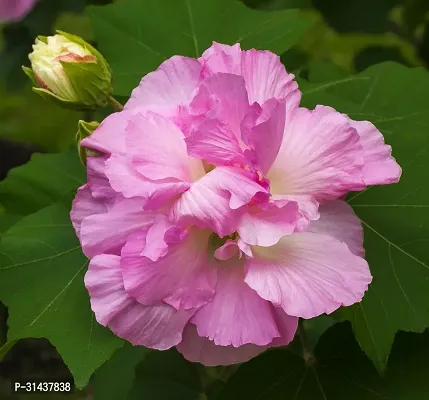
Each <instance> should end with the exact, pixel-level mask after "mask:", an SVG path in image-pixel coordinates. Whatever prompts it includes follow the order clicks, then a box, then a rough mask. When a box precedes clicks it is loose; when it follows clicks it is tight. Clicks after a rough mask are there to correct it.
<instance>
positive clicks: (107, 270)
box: [85, 254, 193, 350]
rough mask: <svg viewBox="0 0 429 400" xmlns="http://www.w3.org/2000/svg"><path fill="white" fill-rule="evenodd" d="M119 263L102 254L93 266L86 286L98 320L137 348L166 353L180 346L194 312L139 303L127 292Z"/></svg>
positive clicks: (86, 277) (93, 260) (90, 265)
mask: <svg viewBox="0 0 429 400" xmlns="http://www.w3.org/2000/svg"><path fill="white" fill-rule="evenodd" d="M119 261H120V257H118V256H114V255H107V254H100V255H97V256H96V257H94V258H93V259H92V260H91V262H90V264H89V268H88V272H87V273H86V275H85V286H86V288H87V289H88V292H89V295H90V299H91V308H92V310H93V311H94V313H95V317H96V319H97V321H98V322H99V323H100V324H101V325H103V326H108V327H109V328H110V329H111V330H112V331H113V333H114V334H115V335H117V336H119V337H121V338H123V339H126V340H128V341H129V342H131V343H132V344H134V345H139V346H146V347H150V348H153V349H158V350H166V349H169V348H170V347H173V346H175V345H177V344H178V343H180V342H181V340H182V331H183V329H184V327H185V325H186V323H187V322H188V320H189V318H190V317H191V316H192V314H193V311H185V310H180V311H176V310H175V309H174V308H173V307H170V306H168V305H166V304H156V305H153V306H144V305H142V304H139V303H138V302H137V301H135V300H134V299H133V298H132V297H130V296H129V295H128V294H127V292H126V291H125V289H124V285H123V282H122V274H121V269H120V266H119Z"/></svg>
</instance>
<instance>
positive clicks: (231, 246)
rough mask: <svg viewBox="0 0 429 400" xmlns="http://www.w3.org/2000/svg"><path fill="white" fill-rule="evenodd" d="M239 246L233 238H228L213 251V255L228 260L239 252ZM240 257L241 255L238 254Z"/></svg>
mask: <svg viewBox="0 0 429 400" xmlns="http://www.w3.org/2000/svg"><path fill="white" fill-rule="evenodd" d="M239 252H240V248H239V247H238V244H237V242H236V241H235V240H231V239H228V240H227V241H226V242H225V243H224V244H223V245H222V246H221V247H219V248H217V249H216V250H215V252H214V257H215V258H217V259H218V260H222V261H224V260H229V259H230V258H232V257H234V256H235V255H236V254H239ZM240 258H241V255H240Z"/></svg>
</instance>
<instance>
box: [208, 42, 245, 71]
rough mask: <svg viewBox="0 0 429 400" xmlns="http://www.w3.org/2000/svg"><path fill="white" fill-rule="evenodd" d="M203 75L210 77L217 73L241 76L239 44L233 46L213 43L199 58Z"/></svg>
mask: <svg viewBox="0 0 429 400" xmlns="http://www.w3.org/2000/svg"><path fill="white" fill-rule="evenodd" d="M200 61H201V62H202V64H203V74H204V75H205V76H206V77H207V76H211V75H213V74H215V73H218V72H223V73H228V74H235V75H240V74H241V49H240V43H236V44H235V45H234V46H229V45H226V44H220V43H216V42H213V44H212V46H211V47H209V48H208V49H207V50H206V51H205V52H204V53H203V55H202V56H201V58H200Z"/></svg>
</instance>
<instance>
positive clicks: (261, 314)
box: [191, 259, 280, 347]
mask: <svg viewBox="0 0 429 400" xmlns="http://www.w3.org/2000/svg"><path fill="white" fill-rule="evenodd" d="M243 262H244V260H238V259H231V260H229V261H222V262H220V263H219V268H218V283H217V286H216V294H215V295H214V297H213V300H212V301H211V302H210V303H208V304H206V305H205V306H204V307H202V308H201V309H200V310H198V311H197V312H196V313H195V315H194V316H193V318H192V320H191V322H192V323H194V324H195V325H196V326H197V330H198V335H200V336H203V337H207V338H208V339H210V340H213V342H214V344H216V345H219V346H230V345H232V346H234V347H239V346H242V345H245V344H249V343H251V344H256V345H258V346H265V345H267V344H269V343H270V342H271V341H272V340H273V338H275V337H280V333H279V331H278V329H277V325H276V322H275V319H274V315H273V313H272V310H271V305H270V304H269V303H268V302H267V301H265V300H263V299H261V297H259V296H258V294H257V293H256V292H255V291H254V290H252V289H251V288H249V286H247V285H246V284H245V283H244V273H243Z"/></svg>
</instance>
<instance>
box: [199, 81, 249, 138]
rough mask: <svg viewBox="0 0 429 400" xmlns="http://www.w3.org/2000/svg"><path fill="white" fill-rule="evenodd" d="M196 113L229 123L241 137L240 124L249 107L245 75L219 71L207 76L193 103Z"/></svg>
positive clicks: (237, 136)
mask: <svg viewBox="0 0 429 400" xmlns="http://www.w3.org/2000/svg"><path fill="white" fill-rule="evenodd" d="M191 108H192V110H193V112H194V113H195V114H204V115H206V116H208V117H210V118H216V119H218V120H220V121H221V122H223V123H225V124H227V125H228V127H229V128H230V130H231V131H232V132H233V133H234V135H235V136H236V138H237V139H240V136H241V133H240V125H241V121H242V120H243V117H244V116H245V115H246V113H247V112H248V109H249V100H248V98H247V92H246V85H245V82H244V79H243V77H241V76H238V75H233V74H224V73H218V74H215V75H213V76H211V77H210V78H207V79H206V80H205V81H204V82H203V83H202V84H201V86H200V87H199V89H198V93H197V95H196V96H195V97H194V99H193V100H192V103H191Z"/></svg>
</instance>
